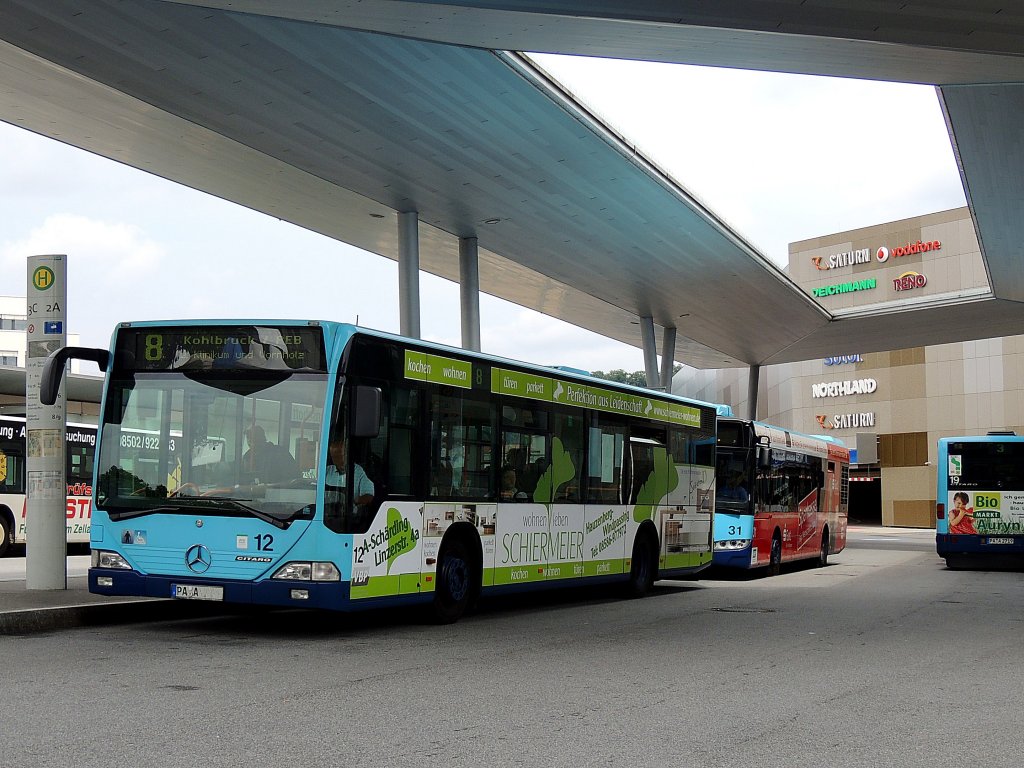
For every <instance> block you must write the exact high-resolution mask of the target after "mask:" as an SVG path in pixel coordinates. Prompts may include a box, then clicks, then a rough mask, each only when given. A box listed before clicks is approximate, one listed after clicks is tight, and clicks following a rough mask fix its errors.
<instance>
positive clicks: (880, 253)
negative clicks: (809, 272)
mask: <svg viewBox="0 0 1024 768" xmlns="http://www.w3.org/2000/svg"><path fill="white" fill-rule="evenodd" d="M941 248H942V242H941V241H939V240H928V241H927V242H922V241H921V240H918V241H917V242H915V243H907V244H906V245H899V246H896V247H895V248H892V249H891V250H890V249H889V248H888V247H887V246H884V245H883V246H881V247H880V248H878V249H876V250H875V259H877V260H878V263H879V264H885V262H887V261H888V260H889V258H890V257H892V258H899V257H900V256H913V255H916V254H918V253H927V252H928V251H938V250H941ZM811 263H812V264H813V265H814V268H815V269H817V270H819V271H821V272H825V271H827V270H830V269H839V268H840V267H852V266H855V265H857V264H870V263H871V249H870V248H858V249H857V250H854V251H843V252H842V253H833V254H831V255H829V256H811Z"/></svg>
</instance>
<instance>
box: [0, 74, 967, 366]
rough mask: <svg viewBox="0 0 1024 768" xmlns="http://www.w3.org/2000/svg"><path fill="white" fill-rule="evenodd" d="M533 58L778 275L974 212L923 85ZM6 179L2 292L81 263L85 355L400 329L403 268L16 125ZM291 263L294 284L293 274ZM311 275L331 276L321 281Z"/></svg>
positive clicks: (20, 291) (611, 362) (542, 357)
mask: <svg viewBox="0 0 1024 768" xmlns="http://www.w3.org/2000/svg"><path fill="white" fill-rule="evenodd" d="M534 58H535V60H536V61H537V62H539V63H540V64H541V66H542V67H543V68H544V69H546V70H547V71H548V72H549V73H551V74H552V75H554V76H555V78H556V79H558V80H559V81H561V82H562V83H563V84H564V85H565V86H566V87H567V88H568V89H569V90H570V91H571V92H572V93H573V94H574V96H576V98H577V99H579V100H580V101H582V102H583V103H584V104H586V105H587V106H588V107H590V108H591V110H593V111H594V112H596V113H597V114H599V115H600V116H601V117H602V119H604V120H605V121H606V122H608V123H609V124H610V125H612V126H613V127H614V128H615V129H616V130H617V131H618V132H619V133H620V134H621V135H623V136H624V137H625V138H626V139H627V140H628V141H629V142H631V143H632V144H634V145H635V146H636V147H637V148H638V149H639V150H640V151H641V152H642V153H643V154H645V155H646V156H647V157H648V158H649V159H651V160H652V161H654V162H655V163H656V164H657V165H658V166H659V167H660V168H661V169H662V170H664V171H666V172H667V173H669V174H670V175H671V176H672V177H673V178H674V179H675V180H676V181H677V182H678V183H679V184H681V185H682V186H683V187H685V188H686V189H687V190H688V191H690V192H691V193H692V194H693V195H694V196H695V197H697V198H699V199H700V200H701V201H702V202H703V203H704V204H705V205H707V206H708V207H710V208H711V209H712V210H713V211H715V213H716V214H718V215H719V216H720V217H721V218H722V219H723V220H724V221H726V222H727V223H728V224H729V225H730V226H731V227H732V228H733V229H735V230H736V231H737V232H739V233H740V234H741V235H742V236H744V237H745V238H746V239H747V240H748V241H749V242H750V243H752V244H753V245H754V246H755V247H757V248H758V249H759V250H761V252H762V253H764V254H765V255H766V256H768V257H769V258H770V259H771V260H772V261H774V262H775V263H776V264H778V265H779V266H780V267H783V266H785V264H786V260H787V254H788V244H789V243H790V242H795V241H799V240H804V239H807V238H811V237H818V236H821V235H827V234H831V233H834V232H841V231H844V230H848V229H854V228H857V227H862V226H870V225H873V224H878V223H882V222H886V221H893V220H896V219H902V218H907V217H911V216H918V215H921V214H925V213H932V212H935V211H940V210H946V209H950V208H956V207H959V206H963V205H965V197H964V192H963V187H962V184H961V180H960V175H959V172H958V170H957V167H956V162H955V159H954V156H953V151H952V149H951V147H950V142H949V137H948V134H947V131H946V126H945V123H944V121H943V118H942V113H941V110H940V108H939V104H938V99H937V97H936V93H935V90H934V89H933V88H931V87H929V86H915V85H904V84H894V83H875V82H865V81H856V80H843V79H835V78H824V77H809V76H799V75H780V74H773V73H759V72H743V71H739V70H728V69H713V68H707V67H690V66H682V65H674V64H656V63H646V62H624V61H613V60H601V59H586V58H582V57H564V56H550V55H537V56H535V57H534ZM0 169H2V172H0V295H7V296H11V295H14V296H19V295H20V296H23V295H24V294H25V280H26V278H25V271H26V268H25V259H26V257H27V256H29V255H33V254H49V253H65V254H68V286H69V287H68V307H67V315H68V330H69V332H71V333H77V334H79V336H80V343H81V344H82V345H84V346H97V347H107V346H108V344H109V338H110V334H111V332H112V330H113V328H114V326H115V324H116V323H118V322H121V321H124V320H150V319H177V318H199V317H202V318H215V317H223V318H232V317H234V318H242V317H266V318H316V319H327V320H342V321H356V320H358V322H359V323H360V324H362V325H364V326H369V327H373V328H378V329H381V330H385V331H394V332H397V331H398V327H399V309H398V269H397V264H396V263H395V262H394V261H392V260H390V259H386V258H383V257H380V256H377V255H375V254H370V253H367V252H365V251H361V250H359V249H357V248H354V247H352V246H349V245H346V244H344V243H339V242H337V241H335V240H331V239H329V238H326V237H324V236H322V235H318V234H316V233H313V232H310V231H308V230H304V229H301V228H299V227H296V226H294V225H291V224H288V223H286V222H283V221H280V220H278V219H276V218H273V217H270V216H265V215H263V214H259V213H256V212H254V211H251V210H248V209H246V208H243V207H241V206H238V205H234V204H232V203H228V202H225V201H223V200H220V199H217V198H215V197H212V196H210V195H206V194H204V193H201V192H197V191H195V190H191V189H188V188H186V187H183V186H180V185H178V184H175V183H173V182H170V181H166V180H164V179H160V178H157V177H155V176H151V175H149V174H146V173H144V172H142V171H137V170H134V169H132V168H128V167H126V166H123V165H120V164H118V163H115V162H113V161H110V160H106V159H104V158H100V157H97V156H95V155H91V154H89V153H87V152H84V151H82V150H78V149H75V148H72V147H69V146H67V145H64V144H61V143H59V142H56V141H53V140H51V139H46V138H43V137H40V136H38V135H35V134H32V133H29V132H27V131H24V130H21V129H18V128H15V127H12V126H10V125H8V124H6V123H0ZM296 259H301V260H302V262H303V264H304V265H305V266H306V267H307V269H305V270H302V273H301V274H300V273H299V272H298V271H296V270H288V269H287V268H285V265H287V264H289V263H294V260H296ZM310 269H315V270H317V271H322V272H323V273H324V274H333V275H336V276H337V280H336V281H330V282H326V281H321V282H319V283H318V284H316V285H313V286H311V285H309V283H308V281H307V280H305V279H304V276H305V275H307V274H309V270H310ZM420 291H421V295H420V307H421V334H422V336H423V338H425V339H429V340H432V341H437V342H442V343H446V344H452V345H454V346H460V345H461V341H460V340H461V330H460V321H459V291H458V286H457V285H456V284H455V283H452V282H450V281H446V280H442V279H440V278H437V277H434V276H432V275H428V274H425V273H421V279H420ZM111 296H113V297H114V298H109V297H111ZM480 315H481V347H482V349H483V350H484V351H486V352H490V353H493V354H497V355H502V356H506V357H511V358H514V359H518V360H527V361H531V362H536V363H541V364H549V365H569V366H573V367H576V368H582V369H585V370H604V371H608V370H612V369H616V368H623V369H626V370H629V371H634V370H642V369H643V367H644V365H643V354H642V353H641V351H640V350H639V349H636V348H634V347H630V346H628V345H625V344H621V343H619V342H616V341H612V340H609V339H605V338H603V337H600V336H598V335H596V334H593V333H590V332H587V331H584V330H582V329H580V328H577V327H575V326H572V325H569V324H567V323H564V322H561V321H558V320H555V319H553V318H548V317H545V316H543V315H540V314H539V313H536V312H533V311H531V310H527V309H525V308H522V307H518V306H516V305H513V304H509V303H507V302H505V301H502V300H500V299H496V298H494V297H490V296H486V295H483V296H481V301H480ZM680 362H685V361H680ZM83 372H88V371H86V370H85V369H83Z"/></svg>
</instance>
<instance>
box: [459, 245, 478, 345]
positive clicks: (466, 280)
mask: <svg viewBox="0 0 1024 768" xmlns="http://www.w3.org/2000/svg"><path fill="white" fill-rule="evenodd" d="M459 306H460V308H461V310H462V348H463V349H469V350H472V351H473V352H479V351H480V254H479V251H478V249H477V241H476V238H475V237H460V238H459Z"/></svg>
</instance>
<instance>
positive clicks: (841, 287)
mask: <svg viewBox="0 0 1024 768" xmlns="http://www.w3.org/2000/svg"><path fill="white" fill-rule="evenodd" d="M877 287H878V283H877V282H876V280H875V278H873V277H869V278H868V279H867V280H853V281H851V282H849V283H838V284H836V285H823V286H821V287H820V288H812V289H811V292H812V293H813V294H814V295H815V296H818V297H821V296H835V295H837V294H840V293H852V292H853V291H869V290H871V289H872V288H877Z"/></svg>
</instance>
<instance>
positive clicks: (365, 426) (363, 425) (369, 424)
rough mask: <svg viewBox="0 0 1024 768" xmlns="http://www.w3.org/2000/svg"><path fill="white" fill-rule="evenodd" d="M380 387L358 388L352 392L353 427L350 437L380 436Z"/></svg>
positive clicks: (350, 430)
mask: <svg viewBox="0 0 1024 768" xmlns="http://www.w3.org/2000/svg"><path fill="white" fill-rule="evenodd" d="M380 400H381V392H380V387H366V386H356V387H355V388H354V389H353V390H352V425H351V428H350V429H349V437H377V435H379V434H380Z"/></svg>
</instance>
